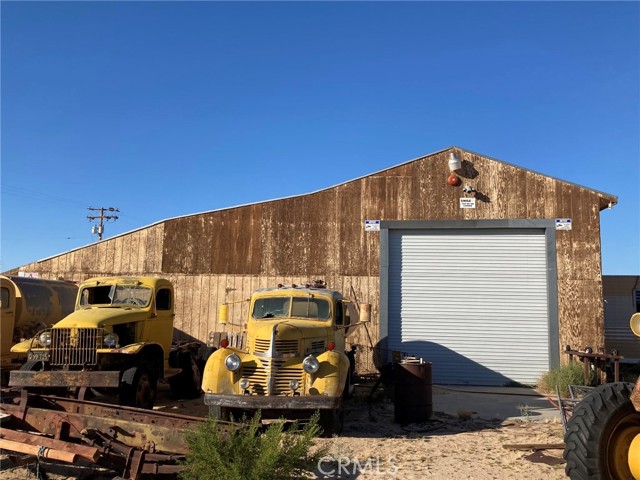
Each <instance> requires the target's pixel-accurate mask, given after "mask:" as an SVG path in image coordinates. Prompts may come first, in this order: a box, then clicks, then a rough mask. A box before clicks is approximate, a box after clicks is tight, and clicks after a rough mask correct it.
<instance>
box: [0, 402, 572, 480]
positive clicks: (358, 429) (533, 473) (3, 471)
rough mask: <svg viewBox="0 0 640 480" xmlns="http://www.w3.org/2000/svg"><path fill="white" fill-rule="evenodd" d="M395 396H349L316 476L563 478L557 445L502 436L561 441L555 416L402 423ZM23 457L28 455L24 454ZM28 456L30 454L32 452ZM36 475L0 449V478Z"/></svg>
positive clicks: (67, 473) (195, 411) (174, 406)
mask: <svg viewBox="0 0 640 480" xmlns="http://www.w3.org/2000/svg"><path fill="white" fill-rule="evenodd" d="M158 404H159V407H157V408H158V409H160V410H169V409H170V410H172V411H175V412H178V413H184V414H187V415H197V416H200V415H202V416H205V415H206V413H207V410H206V407H205V406H204V405H203V403H202V400H201V399H199V400H192V401H169V400H168V399H167V397H166V395H164V394H163V392H162V391H161V392H160V395H159V402H158ZM393 415H394V406H393V403H392V402H390V401H389V400H387V399H385V398H384V397H381V398H378V399H377V401H376V402H374V403H371V404H370V403H367V402H366V401H365V399H364V395H362V394H361V395H359V396H358V395H357V396H356V398H354V399H353V400H350V401H349V403H348V404H347V407H346V412H345V429H344V432H343V434H342V435H340V436H338V437H334V438H330V439H318V440H317V441H318V444H320V445H327V446H328V447H329V449H330V450H329V456H328V457H327V458H325V459H324V461H323V462H322V463H321V464H320V465H319V466H318V470H317V471H316V474H315V477H316V478H321V479H355V478H357V479H361V480H367V479H407V480H412V479H416V480H417V479H424V478H434V479H456V480H459V479H482V480H484V479H500V480H506V479H514V480H515V479H518V480H539V479H541V478H545V479H549V480H553V479H565V478H567V477H566V476H565V474H564V464H563V461H562V451H561V450H543V451H539V452H534V451H532V450H526V451H519V450H511V449H505V448H504V447H503V445H505V444H522V443H538V444H552V443H561V442H562V425H561V423H560V422H559V421H558V420H533V419H531V420H530V419H528V418H524V419H522V420H506V421H501V420H491V419H481V418H475V417H474V416H473V415H472V416H471V418H469V416H467V415H463V414H461V415H459V416H451V415H446V414H444V413H441V412H434V413H433V415H432V417H431V419H430V420H429V421H428V422H424V423H419V424H410V425H407V426H401V425H399V424H396V423H394V422H393ZM24 460H26V461H29V460H30V459H29V458H25V459H24ZM31 460H32V458H31ZM40 468H41V469H42V470H43V471H44V472H46V475H47V478H49V479H51V480H63V479H68V480H71V479H86V480H88V479H95V480H102V479H106V478H109V479H110V478H113V477H114V476H115V475H117V474H118V473H120V472H109V471H104V470H102V471H99V470H95V469H93V468H90V467H70V466H68V465H61V464H56V463H51V462H41V465H40ZM29 478H32V479H33V478H36V477H35V474H34V473H33V464H31V470H30V469H29V468H28V467H25V466H19V467H16V466H15V465H14V464H13V463H12V462H11V461H10V459H9V457H8V456H7V455H6V454H3V455H0V480H9V479H16V480H17V479H29Z"/></svg>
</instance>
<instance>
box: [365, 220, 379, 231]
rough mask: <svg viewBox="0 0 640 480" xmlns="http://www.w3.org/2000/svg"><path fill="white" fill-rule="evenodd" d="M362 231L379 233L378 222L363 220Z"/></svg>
mask: <svg viewBox="0 0 640 480" xmlns="http://www.w3.org/2000/svg"><path fill="white" fill-rule="evenodd" d="M364 231H365V232H379V231H380V220H365V221H364Z"/></svg>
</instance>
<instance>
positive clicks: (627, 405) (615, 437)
mask: <svg viewBox="0 0 640 480" xmlns="http://www.w3.org/2000/svg"><path fill="white" fill-rule="evenodd" d="M632 389H633V385H630V384H627V383H607V384H604V385H600V386H598V387H596V388H595V389H594V390H593V391H592V392H591V393H590V394H589V395H587V396H586V397H585V398H584V399H583V400H582V401H581V402H580V403H578V405H576V407H575V409H574V411H573V415H572V416H571V418H570V419H569V422H568V424H567V431H566V433H565V449H564V458H565V460H566V461H567V465H566V467H565V472H566V474H567V476H568V477H569V478H570V479H571V480H597V479H606V480H626V479H629V478H632V477H631V471H630V470H629V463H628V452H629V446H630V445H631V441H632V440H633V438H634V437H635V436H636V435H637V434H640V413H639V412H636V411H635V409H634V408H633V404H632V403H631V400H630V398H629V396H630V395H631V391H632Z"/></svg>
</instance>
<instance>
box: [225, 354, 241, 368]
mask: <svg viewBox="0 0 640 480" xmlns="http://www.w3.org/2000/svg"><path fill="white" fill-rule="evenodd" d="M241 363H242V361H241V360H240V357H239V356H238V355H236V354H235V353H232V354H231V355H227V358H225V359H224V365H225V367H227V370H229V371H231V372H235V371H236V370H238V369H239V368H240V364H241Z"/></svg>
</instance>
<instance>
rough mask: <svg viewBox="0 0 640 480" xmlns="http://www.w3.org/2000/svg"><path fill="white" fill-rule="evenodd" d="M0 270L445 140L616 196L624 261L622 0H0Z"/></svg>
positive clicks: (310, 186)
mask: <svg viewBox="0 0 640 480" xmlns="http://www.w3.org/2000/svg"><path fill="white" fill-rule="evenodd" d="M0 8H1V14H2V25H1V26H2V32H1V35H2V47H1V48H2V51H1V54H2V57H1V58H2V60H1V62H2V63H1V67H2V72H1V81H2V84H1V93H2V111H1V113H2V119H1V120H2V149H1V153H2V170H1V173H2V176H1V183H2V198H1V199H2V205H1V214H2V220H1V228H2V230H1V240H2V243H1V247H0V248H1V263H0V271H5V270H8V269H10V268H14V267H17V266H21V265H25V264H27V263H30V262H32V261H35V260H39V259H42V258H45V257H48V256H51V255H55V254H58V253H62V252H65V251H68V250H70V249H73V248H76V247H80V246H84V245H87V244H89V243H92V242H94V241H96V240H97V237H96V236H95V235H92V234H91V224H90V223H89V221H88V220H87V218H86V216H87V215H89V214H91V212H90V211H88V210H87V207H102V206H104V207H117V208H119V209H120V212H121V213H120V214H119V216H120V218H119V220H117V221H116V222H109V223H108V224H107V225H106V229H105V238H108V237H111V236H113V235H117V234H119V233H123V232H127V231H130V230H134V229H137V228H140V227H144V226H146V225H149V224H151V223H154V222H157V221H160V220H163V219H167V218H171V217H174V216H180V215H187V214H192V213H199V212H203V211H208V210H214V209H219V208H224V207H232V206H236V205H240V204H245V203H252V202H258V201H264V200H270V199H274V198H280V197H284V196H289V195H296V194H304V193H308V192H311V191H315V190H318V189H322V188H325V187H329V186H332V185H335V184H338V183H341V182H344V181H347V180H351V179H353V178H356V177H359V176H362V175H366V174H369V173H372V172H374V171H377V170H380V169H384V168H387V167H390V166H393V165H397V164H399V163H402V162H405V161H408V160H411V159H413V158H415V157H418V156H420V155H422V154H427V153H431V152H434V151H437V150H441V149H443V148H446V147H449V146H451V145H457V146H460V147H462V148H465V149H468V150H472V151H475V152H478V153H481V154H484V155H488V156H491V157H494V158H498V159H500V160H503V161H506V162H509V163H513V164H516V165H518V166H520V167H523V168H528V169H531V170H535V171H538V172H541V173H543V174H546V175H550V176H554V177H558V178H561V179H564V180H567V181H570V182H573V183H577V184H581V185H584V186H587V187H589V188H592V189H595V190H600V191H604V192H606V193H611V194H614V195H617V196H618V197H619V205H618V206H615V207H614V208H613V209H612V210H606V211H604V212H602V216H601V218H602V252H603V269H604V273H605V274H640V226H639V224H640V213H639V208H638V207H639V204H640V200H639V193H638V191H639V186H640V140H639V138H640V133H639V132H640V99H639V96H640V75H639V71H640V59H639V52H640V33H639V23H640V9H639V3H638V2H621V3H616V2H602V3H599V2H557V3H556V2H531V3H529V2H514V3H509V2H496V3H491V2H471V3H465V2H449V3H437V2H408V3H387V2H373V3H372V2H355V3H342V2H319V3H311V2H301V3H276V2H258V3H253V2H251V3H249V2H247V3H236V2H232V3H223V2H193V3H186V2H143V3H131V2H42V3H39V2H7V1H3V2H1V4H0Z"/></svg>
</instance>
